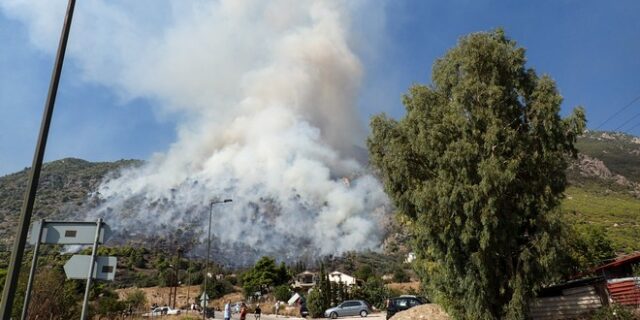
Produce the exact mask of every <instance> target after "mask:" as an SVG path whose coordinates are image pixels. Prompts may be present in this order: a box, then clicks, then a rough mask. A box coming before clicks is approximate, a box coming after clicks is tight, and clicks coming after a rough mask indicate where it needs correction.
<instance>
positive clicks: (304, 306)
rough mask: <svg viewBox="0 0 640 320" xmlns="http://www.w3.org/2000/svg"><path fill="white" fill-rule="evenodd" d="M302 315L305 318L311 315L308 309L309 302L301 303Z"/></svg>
mask: <svg viewBox="0 0 640 320" xmlns="http://www.w3.org/2000/svg"><path fill="white" fill-rule="evenodd" d="M300 316H301V317H303V318H306V317H308V316H309V309H307V304H306V303H304V302H303V303H301V304H300Z"/></svg>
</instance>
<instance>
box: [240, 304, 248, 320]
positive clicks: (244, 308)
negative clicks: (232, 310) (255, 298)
mask: <svg viewBox="0 0 640 320" xmlns="http://www.w3.org/2000/svg"><path fill="white" fill-rule="evenodd" d="M240 320H247V305H246V304H244V302H243V303H242V306H241V307H240Z"/></svg>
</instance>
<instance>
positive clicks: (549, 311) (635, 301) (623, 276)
mask: <svg viewBox="0 0 640 320" xmlns="http://www.w3.org/2000/svg"><path fill="white" fill-rule="evenodd" d="M634 266H636V267H634ZM637 266H640V252H637V253H634V254H631V255H627V256H624V257H620V258H617V259H615V260H614V261H612V262H609V263H606V264H604V265H601V266H599V267H596V268H594V269H592V270H591V272H590V274H594V275H595V277H591V278H586V279H580V280H572V281H568V282H566V283H562V284H559V285H554V286H551V287H547V288H544V289H542V290H541V292H540V293H539V295H538V297H537V298H536V299H534V301H533V302H532V303H531V305H530V306H529V307H530V316H531V318H532V319H534V320H538V319H540V320H547V319H554V320H556V319H575V318H579V317H581V316H583V315H585V314H588V313H591V312H593V311H595V310H597V309H599V308H601V307H603V306H606V305H610V304H619V305H625V306H636V307H637V306H639V305H640V277H638V276H637V274H636V275H634V268H640V267H637ZM636 270H637V269H636Z"/></svg>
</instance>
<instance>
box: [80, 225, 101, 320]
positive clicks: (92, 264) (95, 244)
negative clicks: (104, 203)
mask: <svg viewBox="0 0 640 320" xmlns="http://www.w3.org/2000/svg"><path fill="white" fill-rule="evenodd" d="M101 226H102V218H98V223H97V227H96V238H95V241H94V242H93V250H91V259H90V260H89V274H88V275H87V287H86V288H85V289H84V301H83V302H82V314H81V315H80V320H86V319H87V306H88V304H89V290H90V289H91V278H93V268H94V267H95V263H96V253H97V251H98V240H99V239H100V227H101Z"/></svg>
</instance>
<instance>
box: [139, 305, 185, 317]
mask: <svg viewBox="0 0 640 320" xmlns="http://www.w3.org/2000/svg"><path fill="white" fill-rule="evenodd" d="M169 314H180V310H179V309H173V308H171V307H169V306H164V307H155V308H153V309H151V312H148V313H143V314H142V316H143V317H157V316H163V315H169Z"/></svg>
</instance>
